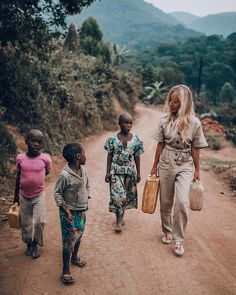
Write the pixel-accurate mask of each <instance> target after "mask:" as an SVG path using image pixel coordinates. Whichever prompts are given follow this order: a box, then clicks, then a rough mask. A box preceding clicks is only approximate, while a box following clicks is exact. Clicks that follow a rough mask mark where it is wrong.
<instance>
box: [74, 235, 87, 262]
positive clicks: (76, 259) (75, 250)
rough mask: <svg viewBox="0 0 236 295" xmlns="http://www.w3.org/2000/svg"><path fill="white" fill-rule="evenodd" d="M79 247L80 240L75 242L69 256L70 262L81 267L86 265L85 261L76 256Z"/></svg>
mask: <svg viewBox="0 0 236 295" xmlns="http://www.w3.org/2000/svg"><path fill="white" fill-rule="evenodd" d="M79 247H80V241H78V242H76V243H75V245H74V249H73V253H72V256H71V263H72V264H74V265H77V266H78V267H81V268H82V267H85V266H86V265H87V262H86V261H83V260H81V259H80V258H79V257H78V252H79Z"/></svg>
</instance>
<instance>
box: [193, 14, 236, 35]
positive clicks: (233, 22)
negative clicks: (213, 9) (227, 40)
mask: <svg viewBox="0 0 236 295" xmlns="http://www.w3.org/2000/svg"><path fill="white" fill-rule="evenodd" d="M188 27H189V28H191V29H193V30H196V31H199V32H202V33H204V34H206V35H213V34H217V35H223V36H224V37H227V36H228V35H230V34H231V33H234V32H236V12H225V13H219V14H213V15H207V16H205V17H200V18H197V19H196V20H194V21H193V22H192V23H190V24H189V25H188Z"/></svg>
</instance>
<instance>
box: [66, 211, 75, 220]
mask: <svg viewBox="0 0 236 295" xmlns="http://www.w3.org/2000/svg"><path fill="white" fill-rule="evenodd" d="M66 214H67V217H66V220H67V221H68V222H69V223H72V221H73V220H74V216H73V215H72V214H71V212H70V210H68V211H67V212H66Z"/></svg>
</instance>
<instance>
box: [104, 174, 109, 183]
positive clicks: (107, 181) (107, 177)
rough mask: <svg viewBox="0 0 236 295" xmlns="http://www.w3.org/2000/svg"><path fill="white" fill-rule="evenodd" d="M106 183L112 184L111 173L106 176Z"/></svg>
mask: <svg viewBox="0 0 236 295" xmlns="http://www.w3.org/2000/svg"><path fill="white" fill-rule="evenodd" d="M105 182H106V183H109V182H110V174H109V173H107V174H106V176H105Z"/></svg>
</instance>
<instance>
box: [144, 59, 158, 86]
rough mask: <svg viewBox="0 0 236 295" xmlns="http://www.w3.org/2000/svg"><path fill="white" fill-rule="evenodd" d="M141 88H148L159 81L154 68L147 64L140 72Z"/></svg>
mask: <svg viewBox="0 0 236 295" xmlns="http://www.w3.org/2000/svg"><path fill="white" fill-rule="evenodd" d="M142 78H143V86H149V85H151V84H153V83H155V82H156V81H157V80H158V79H159V74H158V71H157V69H156V68H154V67H153V65H151V64H147V65H146V66H145V67H144V68H143V70H142Z"/></svg>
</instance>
